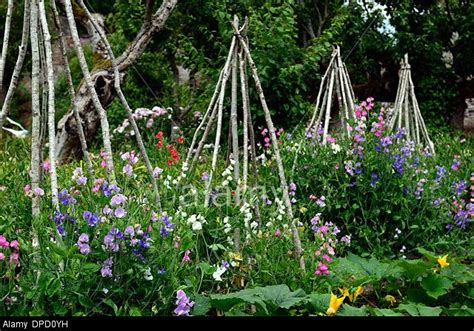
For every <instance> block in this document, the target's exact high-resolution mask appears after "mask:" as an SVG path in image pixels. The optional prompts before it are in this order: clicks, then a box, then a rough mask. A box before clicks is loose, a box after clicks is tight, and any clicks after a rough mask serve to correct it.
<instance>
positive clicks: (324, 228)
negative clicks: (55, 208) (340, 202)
mask: <svg viewBox="0 0 474 331" xmlns="http://www.w3.org/2000/svg"><path fill="white" fill-rule="evenodd" d="M328 230H329V228H328V227H327V225H321V227H320V228H319V231H320V232H322V233H326V232H328Z"/></svg>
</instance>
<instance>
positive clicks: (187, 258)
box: [181, 249, 191, 263]
mask: <svg viewBox="0 0 474 331" xmlns="http://www.w3.org/2000/svg"><path fill="white" fill-rule="evenodd" d="M189 253H191V251H190V250H189V249H187V250H186V251H185V252H184V256H183V260H182V261H181V263H186V262H189V261H190V260H191V259H190V258H189Z"/></svg>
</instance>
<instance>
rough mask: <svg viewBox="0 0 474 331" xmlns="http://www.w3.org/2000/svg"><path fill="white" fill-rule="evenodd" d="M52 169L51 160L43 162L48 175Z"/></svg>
mask: <svg viewBox="0 0 474 331" xmlns="http://www.w3.org/2000/svg"><path fill="white" fill-rule="evenodd" d="M50 168H51V163H50V162H49V160H44V161H43V170H44V172H45V173H46V174H47V173H48V172H49V169H50Z"/></svg>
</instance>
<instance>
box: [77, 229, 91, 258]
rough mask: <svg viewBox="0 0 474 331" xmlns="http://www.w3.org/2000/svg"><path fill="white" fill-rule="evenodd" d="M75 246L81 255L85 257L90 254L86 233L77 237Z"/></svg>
mask: <svg viewBox="0 0 474 331" xmlns="http://www.w3.org/2000/svg"><path fill="white" fill-rule="evenodd" d="M76 245H77V247H78V248H79V252H81V254H84V255H87V254H89V253H90V252H91V248H90V246H89V235H88V234H87V233H83V234H81V235H80V236H79V239H78V240H77V243H76Z"/></svg>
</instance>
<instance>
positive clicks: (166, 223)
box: [160, 214, 184, 260]
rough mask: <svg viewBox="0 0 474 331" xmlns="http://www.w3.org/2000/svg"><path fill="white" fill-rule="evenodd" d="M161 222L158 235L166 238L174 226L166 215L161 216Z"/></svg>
mask: <svg viewBox="0 0 474 331" xmlns="http://www.w3.org/2000/svg"><path fill="white" fill-rule="evenodd" d="M161 220H162V221H163V224H164V226H162V227H161V229H160V235H161V236H162V237H167V236H168V235H169V233H170V232H171V231H173V228H174V224H173V223H171V221H170V219H169V217H168V215H166V214H164V215H163V216H161ZM183 260H184V259H183Z"/></svg>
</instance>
